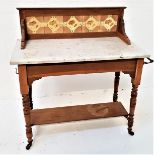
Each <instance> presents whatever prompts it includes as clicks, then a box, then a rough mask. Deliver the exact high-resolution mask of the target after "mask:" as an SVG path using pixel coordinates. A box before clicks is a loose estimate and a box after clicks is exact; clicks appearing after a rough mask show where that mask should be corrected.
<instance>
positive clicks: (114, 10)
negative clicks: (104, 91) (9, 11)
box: [18, 7, 131, 48]
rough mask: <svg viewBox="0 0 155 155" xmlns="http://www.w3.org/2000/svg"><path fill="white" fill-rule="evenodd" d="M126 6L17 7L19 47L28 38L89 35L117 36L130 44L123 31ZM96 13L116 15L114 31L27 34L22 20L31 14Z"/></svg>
mask: <svg viewBox="0 0 155 155" xmlns="http://www.w3.org/2000/svg"><path fill="white" fill-rule="evenodd" d="M125 8H126V7H97V8H95V7H94V8H18V10H19V14H20V21H22V22H21V32H22V33H21V35H22V41H21V48H25V45H26V40H28V39H55V38H59V39H62V38H90V37H93V38H94V37H111V36H117V37H119V38H120V39H121V40H122V41H124V42H125V43H127V44H131V43H130V40H129V38H128V37H127V35H126V33H125V27H124V20H123V15H124V9H125ZM97 15H118V17H119V18H118V19H119V20H118V27H117V31H116V32H91V33H90V32H85V33H81V32H79V33H49V34H48V33H47V34H28V33H27V31H26V24H24V23H23V21H25V20H26V17H30V16H31V17H32V16H35V17H37V16H97Z"/></svg>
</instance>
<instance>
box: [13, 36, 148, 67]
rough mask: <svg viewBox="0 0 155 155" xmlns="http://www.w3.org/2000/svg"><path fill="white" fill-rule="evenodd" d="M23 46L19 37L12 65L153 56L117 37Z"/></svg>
mask: <svg viewBox="0 0 155 155" xmlns="http://www.w3.org/2000/svg"><path fill="white" fill-rule="evenodd" d="M20 45H21V42H20V40H17V43H16V46H15V49H14V51H13V55H12V57H11V61H10V63H11V64H12V65H17V64H41V63H63V62H81V61H100V60H117V59H134V58H145V57H150V55H149V54H147V53H146V51H144V50H142V49H141V48H139V47H137V46H136V45H135V44H134V43H131V45H127V44H126V43H124V42H123V41H122V40H120V39H119V38H117V37H103V38H76V39H39V40H29V41H27V44H26V48H25V49H21V48H20Z"/></svg>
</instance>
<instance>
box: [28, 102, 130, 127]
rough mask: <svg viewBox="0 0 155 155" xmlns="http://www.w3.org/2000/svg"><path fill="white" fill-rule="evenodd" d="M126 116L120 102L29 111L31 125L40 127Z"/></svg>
mask: <svg viewBox="0 0 155 155" xmlns="http://www.w3.org/2000/svg"><path fill="white" fill-rule="evenodd" d="M127 115H128V113H127V111H126V110H125V108H124V107H123V105H122V104H121V102H110V103H99V104H87V105H76V106H68V107H56V108H46V109H34V110H31V124H32V125H41V124H51V123H61V122H70V121H80V120H89V119H97V118H107V117H117V116H127Z"/></svg>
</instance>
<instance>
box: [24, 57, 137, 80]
mask: <svg viewBox="0 0 155 155" xmlns="http://www.w3.org/2000/svg"><path fill="white" fill-rule="evenodd" d="M136 62H137V60H136V59H131V60H111V61H98V62H78V63H59V64H37V65H27V73H28V81H29V83H32V82H33V80H35V78H41V77H46V76H59V75H73V74H89V73H104V72H118V71H134V70H135V68H136Z"/></svg>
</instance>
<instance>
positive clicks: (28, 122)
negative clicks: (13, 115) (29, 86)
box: [22, 94, 33, 150]
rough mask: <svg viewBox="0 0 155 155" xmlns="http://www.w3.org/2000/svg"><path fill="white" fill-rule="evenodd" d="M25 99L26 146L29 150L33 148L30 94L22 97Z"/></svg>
mask: <svg viewBox="0 0 155 155" xmlns="http://www.w3.org/2000/svg"><path fill="white" fill-rule="evenodd" d="M22 97H23V112H24V117H25V123H26V136H27V139H28V145H27V146H26V149H27V150H29V149H30V147H31V146H32V141H33V140H32V127H31V117H30V110H31V106H30V97H29V94H26V95H25V94H24V95H22Z"/></svg>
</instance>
